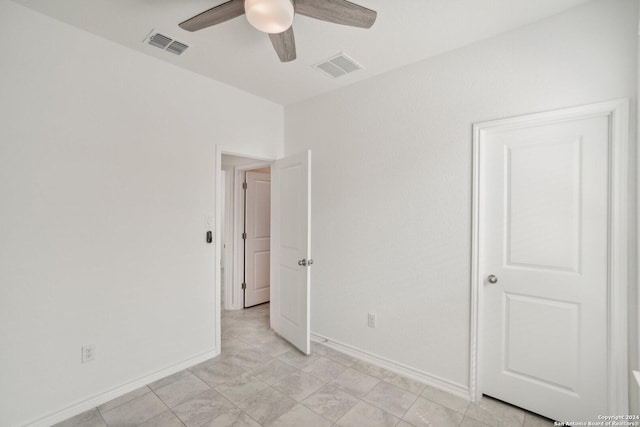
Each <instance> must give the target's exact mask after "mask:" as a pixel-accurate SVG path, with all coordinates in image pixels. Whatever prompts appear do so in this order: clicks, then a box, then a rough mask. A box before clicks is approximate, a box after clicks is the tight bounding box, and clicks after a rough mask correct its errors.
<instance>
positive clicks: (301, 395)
mask: <svg viewBox="0 0 640 427" xmlns="http://www.w3.org/2000/svg"><path fill="white" fill-rule="evenodd" d="M324 384H325V383H324V381H322V380H319V379H318V378H316V377H314V376H312V375H310V374H307V373H305V372H302V371H296V372H294V373H292V374H290V375H287V376H286V377H283V378H281V379H280V380H279V381H277V382H276V383H275V384H273V388H275V389H277V390H280V391H281V392H283V393H284V394H286V395H287V396H289V397H291V398H292V399H295V400H297V401H302V400H304V399H306V398H307V397H309V395H310V394H311V393H313V392H314V391H316V390H318V389H319V388H320V387H322V386H323V385H324Z"/></svg>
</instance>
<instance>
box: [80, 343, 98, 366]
mask: <svg viewBox="0 0 640 427" xmlns="http://www.w3.org/2000/svg"><path fill="white" fill-rule="evenodd" d="M95 359H96V345H95V344H87V345H83V346H82V363H87V362H93V361H94V360H95Z"/></svg>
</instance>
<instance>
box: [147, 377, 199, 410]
mask: <svg viewBox="0 0 640 427" xmlns="http://www.w3.org/2000/svg"><path fill="white" fill-rule="evenodd" d="M210 388H211V387H209V386H208V385H207V383H205V382H204V381H202V380H201V379H200V378H198V377H196V376H195V375H193V374H192V373H189V375H185V376H184V377H182V378H180V379H178V380H176V381H173V382H171V383H169V384H167V385H165V386H163V387H160V388H158V389H156V390H155V394H156V395H157V396H158V397H159V398H160V399H162V401H163V402H164V403H165V404H166V405H167V406H168V407H170V408H173V407H175V406H178V405H179V404H181V403H182V402H185V401H187V400H189V399H190V398H192V397H194V396H197V395H199V394H200V393H203V392H205V391H207V390H209V389H210Z"/></svg>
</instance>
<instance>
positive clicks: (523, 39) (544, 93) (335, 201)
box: [285, 0, 638, 389]
mask: <svg viewBox="0 0 640 427" xmlns="http://www.w3.org/2000/svg"><path fill="white" fill-rule="evenodd" d="M637 16H638V14H637V1H633V0H606V1H604V0H602V1H596V2H593V3H588V4H586V5H585V6H583V7H580V8H578V9H574V10H572V11H568V12H566V13H563V14H561V15H557V16H555V17H552V18H550V19H547V20H544V21H540V22H538V23H535V24H533V25H530V26H528V27H525V28H522V29H519V30H516V31H513V32H510V33H507V34H504V35H501V36H498V37H496V38H492V39H489V40H486V41H483V42H480V43H477V44H474V45H471V46H468V47H465V48H462V49H459V50H457V51H454V52H451V53H449V54H446V55H442V56H439V57H436V58H432V59H430V60H425V61H423V62H420V63H417V64H414V65H412V66H409V67H406V68H404V69H401V70H399V71H395V72H391V73H388V74H386V75H383V76H380V77H377V78H374V79H371V80H368V81H365V82H362V83H359V84H356V85H354V86H350V87H348V88H345V89H341V90H338V91H336V92H333V93H330V94H327V95H324V96H321V97H318V98H314V99H312V100H309V101H305V102H301V103H299V104H295V105H291V106H287V107H286V109H285V153H293V152H296V151H299V150H302V149H305V148H311V149H312V150H313V178H312V179H313V196H312V197H313V199H312V235H313V243H312V255H313V258H314V260H315V261H316V263H315V264H314V266H313V272H312V277H313V279H312V294H311V299H312V313H311V329H312V331H313V332H315V333H317V334H319V335H323V336H326V337H328V338H330V339H333V340H337V341H340V342H343V343H346V344H348V345H351V346H354V347H356V348H359V349H361V350H365V351H368V352H371V353H374V354H376V355H379V356H382V357H385V358H388V359H391V360H393V361H395V362H398V363H400V364H404V365H407V366H409V367H412V368H415V369H417V370H419V371H421V372H422V373H423V374H425V375H426V376H429V375H430V376H432V377H434V378H436V377H437V378H440V379H444V380H445V381H448V382H449V383H451V384H452V385H454V386H455V385H457V386H459V387H460V388H461V389H464V388H466V387H468V375H469V372H468V363H469V310H470V274H471V273H470V262H471V261H470V260H471V254H470V252H471V251H470V247H471V191H472V188H471V180H472V170H471V156H472V144H471V126H472V124H473V123H475V122H480V121H485V120H491V119H498V118H503V117H509V116H515V115H520V114H526V113H532V112H538V111H545V110H551V109H558V108H563V107H568V106H574V105H581V104H586V103H593V102H599V101H605V100H611V99H615V98H624V97H629V98H632V99H633V100H634V101H635V98H636V77H637V74H636V66H637V64H636V62H637V61H636V55H637V49H636V31H637ZM632 105H634V108H635V102H632ZM632 117H635V113H633V112H632ZM634 129H635V128H634ZM631 153H632V155H631V156H630V158H631V159H634V158H635V142H633V143H632V149H631ZM632 161H633V160H632ZM633 163H634V164H633V166H635V162H634V161H633ZM634 176H635V175H634ZM633 191H635V185H634V186H633ZM631 204H632V205H633V204H635V197H634V199H633V200H631ZM634 232H635V231H634ZM630 239H631V241H632V243H633V239H634V236H633V233H632V235H631V236H630ZM634 283H635V282H634ZM367 311H370V312H373V313H376V314H377V315H378V325H379V326H378V328H377V329H371V328H368V327H367Z"/></svg>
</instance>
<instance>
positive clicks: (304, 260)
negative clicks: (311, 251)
mask: <svg viewBox="0 0 640 427" xmlns="http://www.w3.org/2000/svg"><path fill="white" fill-rule="evenodd" d="M311 262H312V263H313V261H311ZM298 265H301V266H303V267H305V266H306V265H307V260H306V259H301V260H300V261H298Z"/></svg>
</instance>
